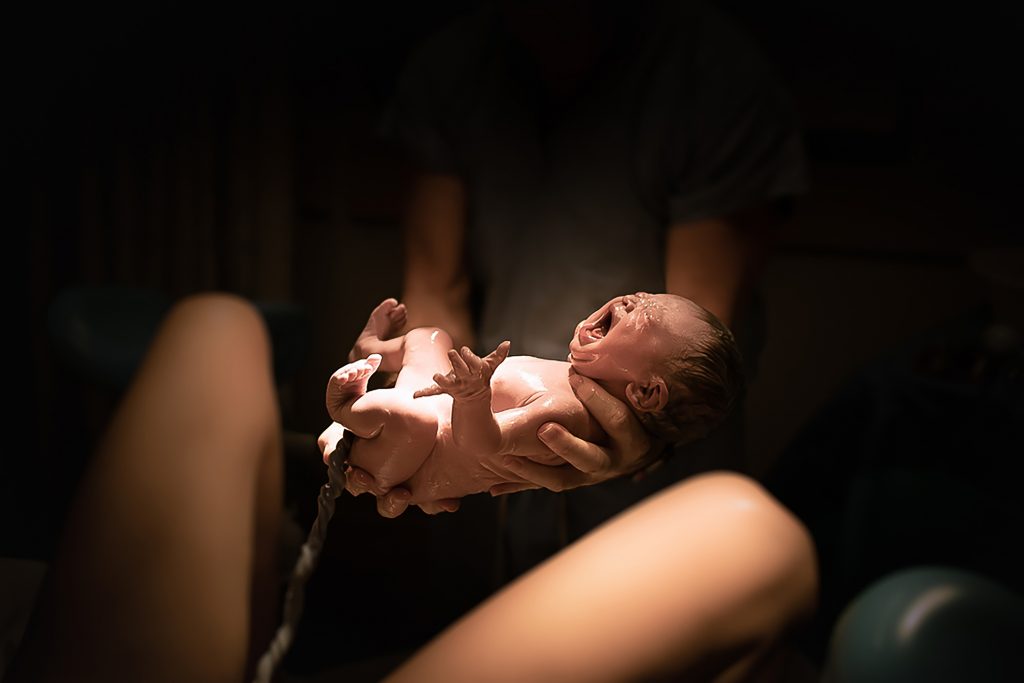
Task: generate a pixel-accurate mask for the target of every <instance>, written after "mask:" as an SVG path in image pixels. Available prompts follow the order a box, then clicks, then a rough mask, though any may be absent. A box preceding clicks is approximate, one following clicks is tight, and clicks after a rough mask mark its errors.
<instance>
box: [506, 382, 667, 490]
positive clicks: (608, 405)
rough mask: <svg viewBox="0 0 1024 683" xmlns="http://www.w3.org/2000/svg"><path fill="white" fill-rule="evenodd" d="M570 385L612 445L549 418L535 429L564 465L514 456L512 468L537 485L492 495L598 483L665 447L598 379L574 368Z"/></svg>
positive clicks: (631, 468) (510, 487)
mask: <svg viewBox="0 0 1024 683" xmlns="http://www.w3.org/2000/svg"><path fill="white" fill-rule="evenodd" d="M569 385H570V386H571V387H572V390H573V392H574V393H575V394H576V398H578V399H579V400H580V402H581V403H582V404H583V405H584V407H586V409H587V411H588V412H589V413H590V414H591V415H592V416H593V417H594V419H595V420H597V422H598V424H600V425H601V428H602V429H604V431H605V433H606V434H607V435H608V445H607V446H598V445H597V444H594V443H591V442H589V441H584V440H583V439H581V438H579V437H577V436H574V435H573V434H571V433H570V432H569V430H567V429H566V428H565V427H563V426H562V425H560V424H558V423H557V422H547V423H545V424H543V425H541V426H540V428H539V429H538V430H537V438H538V439H540V440H541V442H542V443H543V444H544V445H545V446H547V447H548V448H549V449H551V452H552V453H553V454H555V455H556V456H558V457H560V458H562V459H563V460H564V461H565V464H563V465H542V464H540V463H537V462H534V461H532V460H529V459H527V458H515V459H514V460H512V461H511V462H507V467H508V469H509V470H510V471H511V472H512V473H513V474H515V475H517V476H519V477H520V478H522V479H525V480H527V481H529V482H532V483H533V485H529V484H514V483H510V484H499V485H498V486H492V487H491V489H490V493H491V495H492V496H501V495H505V494H507V493H516V492H518V491H525V490H526V489H531V488H545V489H548V490H549V491H555V492H559V491H567V490H569V489H574V488H578V487H580V486H589V485H591V484H598V483H600V482H602V481H607V480H609V479H614V478H616V477H619V476H622V475H623V474H627V473H629V472H632V471H634V470H636V469H637V468H638V465H639V463H641V462H643V461H645V460H648V459H649V457H648V456H649V455H651V454H653V452H654V451H655V450H656V449H657V450H660V448H662V444H658V443H654V442H652V440H651V437H650V435H649V434H648V433H647V431H646V430H645V429H644V427H643V425H642V424H641V423H640V420H638V419H637V417H636V415H635V414H634V413H633V411H631V410H630V409H629V407H628V406H627V405H626V404H625V403H623V402H622V401H620V400H618V399H617V398H615V397H614V396H612V395H611V394H609V393H608V392H607V391H605V390H604V389H603V388H601V386H600V385H598V384H597V382H595V381H594V380H592V379H589V378H587V377H584V376H583V375H580V374H577V373H576V372H574V371H573V372H571V373H570V375H569Z"/></svg>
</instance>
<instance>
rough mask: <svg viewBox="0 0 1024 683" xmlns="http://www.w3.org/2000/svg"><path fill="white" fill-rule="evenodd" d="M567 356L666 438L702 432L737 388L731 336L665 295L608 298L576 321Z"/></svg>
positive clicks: (687, 438) (720, 416) (738, 367)
mask: <svg viewBox="0 0 1024 683" xmlns="http://www.w3.org/2000/svg"><path fill="white" fill-rule="evenodd" d="M569 362H570V363H572V366H573V368H574V369H575V370H576V372H578V373H579V374H581V375H585V376H587V377H590V378H591V379H595V380H597V381H599V382H600V383H601V384H602V385H604V386H605V387H606V388H607V389H609V390H610V391H611V392H612V393H615V394H617V395H620V396H623V397H624V399H625V401H626V402H627V403H628V404H629V405H630V406H631V407H632V408H633V411H634V412H635V413H636V415H637V417H638V418H639V419H640V422H641V423H643V425H644V426H645V427H646V428H647V430H648V431H649V432H651V433H652V434H653V435H654V436H655V437H657V438H660V439H662V440H664V441H667V442H672V443H689V442H691V441H695V440H697V439H700V438H703V437H704V436H706V435H707V434H708V433H709V432H710V431H711V430H712V429H714V428H715V427H716V426H718V425H719V424H720V423H721V422H722V421H723V420H724V419H725V417H726V416H727V415H728V414H729V412H730V410H731V409H732V406H733V404H734V403H735V401H736V399H737V397H738V396H739V395H740V394H741V393H742V391H743V374H742V363H741V360H740V353H739V350H738V349H737V347H736V341H735V340H734V339H733V336H732V334H731V333H730V332H729V330H728V329H726V327H725V326H724V325H722V323H720V322H719V321H718V319H717V318H715V316H713V315H712V314H711V313H709V312H707V311H706V310H704V309H703V308H701V307H700V306H698V305H697V304H695V303H693V302H692V301H690V300H689V299H685V298H683V297H681V296H675V295H672V294H647V293H645V292H638V293H636V294H628V295H626V296H620V297H616V298H614V299H612V300H611V301H609V302H608V303H607V304H605V305H604V306H602V307H601V308H599V309H598V310H596V311H594V313H592V314H591V315H590V316H589V317H588V318H587V319H586V320H583V321H582V322H580V324H579V325H577V326H576V332H575V334H574V335H573V338H572V341H571V342H570V343H569Z"/></svg>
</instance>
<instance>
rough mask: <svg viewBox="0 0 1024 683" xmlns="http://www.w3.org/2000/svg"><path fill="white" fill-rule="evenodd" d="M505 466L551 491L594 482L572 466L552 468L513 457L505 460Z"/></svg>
mask: <svg viewBox="0 0 1024 683" xmlns="http://www.w3.org/2000/svg"><path fill="white" fill-rule="evenodd" d="M504 464H505V467H507V468H508V469H509V470H510V471H511V472H512V473H514V474H516V475H517V476H519V477H522V478H523V479H525V480H526V481H530V482H533V483H534V484H536V485H537V486H542V487H543V488H546V489H548V490H549V491H567V490H569V489H574V488H577V487H578V486H585V485H586V484H589V483H591V482H592V481H593V477H592V476H591V475H589V474H587V473H586V472H580V471H579V470H578V469H576V468H575V467H573V466H571V465H559V466H557V467H552V466H550V465H540V464H538V463H535V462H532V461H530V460H527V459H525V458H516V457H512V456H510V457H508V458H505V461H504Z"/></svg>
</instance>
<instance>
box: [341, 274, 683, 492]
mask: <svg viewBox="0 0 1024 683" xmlns="http://www.w3.org/2000/svg"><path fill="white" fill-rule="evenodd" d="M692 306H693V304H692V303H690V302H688V301H687V300H685V299H682V298H681V297H675V296H672V295H667V294H653V295H652V294H646V293H642V292H641V293H637V294H631V295H626V296H621V297H616V298H615V299H612V300H611V301H609V302H608V303H606V304H605V305H604V306H602V307H601V308H599V309H598V310H596V311H594V312H593V313H592V314H591V315H590V316H588V317H587V318H586V319H584V320H582V321H581V322H580V323H579V324H578V325H577V326H576V329H575V331H574V332H573V335H572V339H571V340H570V343H569V355H568V361H551V360H545V359H540V358H534V357H532V356H508V352H509V347H510V345H509V343H508V342H504V343H502V344H501V345H499V346H498V348H497V349H495V350H494V351H493V352H491V353H490V354H488V355H487V356H485V357H484V358H479V357H477V356H476V355H475V354H473V353H472V352H471V351H470V350H469V349H468V348H463V349H461V351H456V350H455V349H453V348H452V344H451V338H450V337H449V336H448V335H447V334H446V333H445V332H444V331H443V330H440V329H438V328H418V329H415V330H412V331H410V332H409V333H408V334H405V335H398V334H397V332H398V331H399V330H400V329H401V327H402V326H403V325H404V321H405V310H404V306H402V305H401V304H399V303H398V302H397V301H395V300H394V299H389V300H386V301H384V302H383V303H381V304H380V305H379V306H377V308H376V309H374V311H373V313H372V314H371V315H370V320H369V321H368V322H367V325H366V328H365V329H364V331H363V333H362V334H361V335H360V337H359V340H358V341H357V342H356V345H355V347H354V348H353V353H352V356H354V357H356V358H358V360H354V361H353V362H351V363H349V364H348V365H345V366H344V367H342V368H340V369H339V370H338V371H337V372H335V373H334V374H333V375H332V377H331V380H330V382H329V383H328V388H327V408H328V412H329V413H330V415H331V417H332V419H334V420H335V421H336V422H338V423H340V424H342V425H344V426H345V428H346V429H348V430H350V431H352V432H353V433H354V434H356V436H358V437H361V438H359V439H356V440H355V443H354V444H353V446H352V449H351V451H350V454H349V463H350V464H352V465H353V466H355V467H358V468H360V469H363V470H365V471H367V472H369V473H370V474H371V475H372V476H373V477H374V479H375V480H376V481H377V483H378V484H379V485H380V486H381V487H383V488H391V487H394V486H398V485H401V486H402V487H404V488H406V489H408V490H409V491H410V493H411V499H410V501H409V502H410V503H413V504H424V503H430V502H432V501H438V500H446V499H457V498H461V497H462V496H465V495H469V494H472V493H478V492H481V491H487V490H489V489H490V488H491V487H493V486H496V485H500V484H504V483H528V482H525V481H524V480H523V479H521V478H519V477H517V476H516V475H515V474H513V473H512V472H511V471H510V469H509V468H508V467H507V466H506V464H505V458H507V457H510V456H512V457H526V458H529V459H531V460H534V461H536V462H540V463H543V464H560V463H561V462H562V461H561V460H560V459H559V458H557V456H555V455H554V454H553V453H551V451H550V450H549V449H548V448H547V446H545V445H544V444H543V443H542V442H541V441H540V440H539V439H538V438H537V430H538V428H539V427H540V426H541V425H543V424H545V423H548V422H557V423H559V424H561V425H562V426H564V427H565V428H566V429H567V430H569V431H570V432H571V433H572V434H574V435H576V436H578V437H580V438H582V439H584V440H587V441H591V442H594V443H600V442H601V441H602V440H603V439H604V436H605V435H604V433H603V432H602V430H601V429H600V427H599V426H598V425H597V423H596V422H595V421H594V420H593V418H592V417H591V416H590V414H589V413H588V412H587V410H586V408H585V407H584V406H583V404H582V403H581V402H580V401H579V399H577V398H576V395H575V394H574V393H573V391H572V388H571V386H570V384H569V382H570V378H571V377H572V375H573V374H575V373H579V374H580V375H584V376H586V377H590V378H592V379H594V380H596V381H597V382H598V383H600V384H601V385H602V386H603V387H604V388H605V389H607V390H608V391H609V392H610V393H612V395H614V396H616V397H617V398H619V399H620V400H623V401H625V402H627V403H628V404H630V405H631V406H632V407H633V408H634V410H657V409H660V408H661V407H663V406H664V403H665V400H666V399H667V388H666V386H665V382H664V380H663V379H662V378H660V377H659V376H658V375H657V372H656V368H657V364H658V360H659V359H661V358H663V357H664V356H665V354H667V353H670V352H672V350H674V349H678V348H679V347H680V345H681V344H682V343H684V342H685V339H686V338H687V337H688V336H689V335H690V334H692V333H693V331H694V329H695V326H696V325H698V324H700V321H699V320H698V319H697V318H696V317H695V315H694V310H693V308H692ZM381 367H382V368H384V369H385V370H389V371H395V370H398V371H399V375H398V380H397V382H396V384H395V387H394V388H391V389H378V390H375V391H370V392H367V391H366V383H367V380H368V379H369V377H370V375H372V374H373V373H374V372H375V371H376V370H377V369H378V368H381Z"/></svg>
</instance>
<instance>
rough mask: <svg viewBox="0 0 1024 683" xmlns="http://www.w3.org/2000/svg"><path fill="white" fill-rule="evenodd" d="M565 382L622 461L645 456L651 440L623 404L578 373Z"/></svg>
mask: <svg viewBox="0 0 1024 683" xmlns="http://www.w3.org/2000/svg"><path fill="white" fill-rule="evenodd" d="M569 385H570V386H571V387H572V390H573V391H574V392H575V393H576V397H577V398H578V399H579V400H580V401H581V402H582V403H583V405H584V407H586V409H587V411H588V412H589V413H590V414H591V415H593V417H594V419H595V420H597V422H598V424H600V425H601V427H602V428H603V429H604V431H605V432H606V433H607V434H608V438H610V439H611V440H612V442H613V444H614V445H615V450H617V451H618V452H619V454H620V455H621V456H622V457H623V459H624V460H627V461H633V460H635V459H638V458H641V457H643V456H644V455H646V453H647V451H648V450H650V448H651V439H650V437H649V436H648V435H647V432H646V430H644V427H643V425H642V424H640V420H638V419H637V417H636V415H634V414H633V411H631V410H630V409H629V407H627V406H626V404H625V403H623V402H622V401H620V400H619V399H617V398H615V397H614V396H612V395H611V394H609V393H608V392H607V391H605V390H604V389H603V388H601V387H600V386H598V384H597V382H595V381H593V380H592V379H590V378H588V377H583V376H582V375H578V374H575V373H574V374H571V375H570V376H569ZM620 464H621V463H620Z"/></svg>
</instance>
